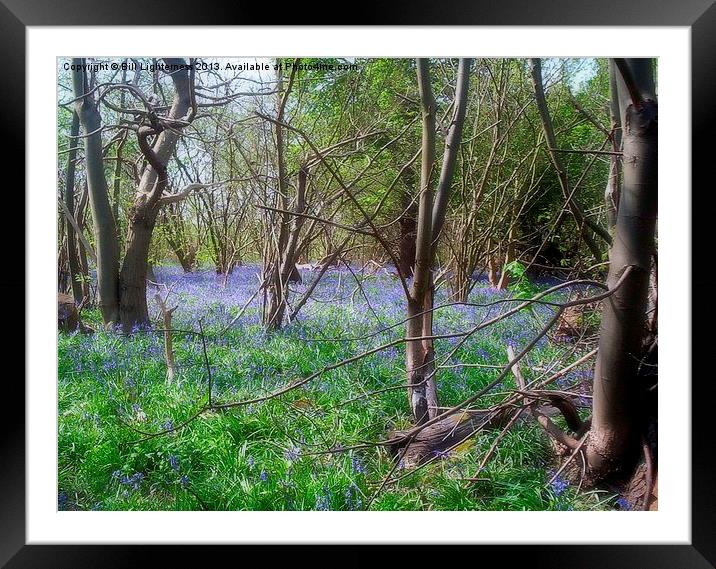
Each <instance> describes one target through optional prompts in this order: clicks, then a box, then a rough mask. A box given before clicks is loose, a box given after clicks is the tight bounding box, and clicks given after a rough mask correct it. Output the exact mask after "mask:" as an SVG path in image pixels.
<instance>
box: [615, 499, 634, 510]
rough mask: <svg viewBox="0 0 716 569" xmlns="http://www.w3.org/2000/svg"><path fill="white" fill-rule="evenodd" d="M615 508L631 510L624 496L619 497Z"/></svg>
mask: <svg viewBox="0 0 716 569" xmlns="http://www.w3.org/2000/svg"><path fill="white" fill-rule="evenodd" d="M617 506H619V507H620V508H621V509H622V510H627V511H628V510H631V504H630V503H629V500H627V499H626V498H625V497H624V496H620V497H619V499H618V500H617Z"/></svg>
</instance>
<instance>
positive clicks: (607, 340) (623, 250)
mask: <svg viewBox="0 0 716 569" xmlns="http://www.w3.org/2000/svg"><path fill="white" fill-rule="evenodd" d="M624 61H625V63H626V65H627V66H628V69H629V70H630V71H631V73H632V76H633V80H634V85H632V87H635V88H636V91H635V92H639V93H640V95H641V100H633V99H631V100H627V99H626V98H625V97H622V101H623V103H622V124H623V126H624V133H623V144H624V160H623V171H624V182H623V187H622V192H621V197H620V201H619V210H618V214H617V222H616V230H615V237H614V245H613V247H612V249H611V252H610V255H609V261H610V267H609V275H608V277H607V284H608V285H609V286H610V287H612V286H614V284H615V283H616V282H617V281H618V280H619V279H620V277H621V276H622V275H623V274H624V272H625V271H626V270H627V268H628V267H631V270H630V273H629V274H628V275H627V276H626V278H625V279H624V282H623V284H622V285H621V287H620V288H619V289H618V290H617V291H616V292H615V293H614V294H613V295H612V296H610V297H609V298H608V299H606V300H605V301H604V303H603V307H602V323H601V333H600V338H599V355H598V357H597V364H596V370H595V376H594V394H593V395H594V400H593V401H594V403H593V405H594V407H593V419H592V427H591V431H590V439H589V443H588V446H587V460H588V464H589V467H590V471H591V475H592V477H594V478H597V479H600V478H605V477H607V476H609V475H610V474H612V473H614V472H616V471H619V470H620V469H622V468H624V467H625V466H626V465H628V463H629V460H630V458H633V456H634V454H635V453H636V451H637V450H638V448H639V439H640V436H639V432H638V426H639V421H640V419H641V411H642V409H641V407H642V405H641V399H642V398H640V396H639V392H638V384H637V381H636V376H637V369H638V364H639V360H640V357H641V354H642V339H643V336H644V332H645V320H646V307H647V298H648V291H649V274H650V270H651V263H652V256H653V254H654V252H655V242H654V236H655V229H656V219H657V162H658V160H657V157H658V152H657V123H658V121H657V110H658V108H657V103H656V96H655V94H654V83H653V75H652V71H651V65H652V62H651V60H640V59H631V60H624ZM622 83H623V81H622Z"/></svg>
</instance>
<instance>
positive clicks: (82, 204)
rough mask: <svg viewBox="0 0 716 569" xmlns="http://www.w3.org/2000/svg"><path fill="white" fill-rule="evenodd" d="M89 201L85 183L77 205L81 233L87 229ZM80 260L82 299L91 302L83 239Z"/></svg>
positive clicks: (79, 245)
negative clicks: (86, 214)
mask: <svg viewBox="0 0 716 569" xmlns="http://www.w3.org/2000/svg"><path fill="white" fill-rule="evenodd" d="M88 200H89V190H88V189H87V183H86V182H85V185H84V189H83V190H82V195H81V196H80V201H79V203H78V204H77V215H76V216H75V219H76V220H77V225H78V226H79V229H80V231H84V228H85V220H84V218H85V210H86V209H87V201H88ZM78 259H79V267H80V273H81V275H82V298H83V299H87V300H86V301H85V302H87V301H89V299H90V297H91V295H92V288H91V284H90V279H89V266H88V265H87V249H85V246H84V243H83V242H82V239H80V240H79V243H78Z"/></svg>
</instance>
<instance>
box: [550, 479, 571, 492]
mask: <svg viewBox="0 0 716 569" xmlns="http://www.w3.org/2000/svg"><path fill="white" fill-rule="evenodd" d="M549 485H550V488H552V492H554V495H555V496H560V495H561V494H563V493H564V491H565V490H566V489H567V487H568V486H569V482H567V481H566V480H565V479H564V478H562V477H561V476H557V477H556V478H555V479H554V480H552V482H550V484H549Z"/></svg>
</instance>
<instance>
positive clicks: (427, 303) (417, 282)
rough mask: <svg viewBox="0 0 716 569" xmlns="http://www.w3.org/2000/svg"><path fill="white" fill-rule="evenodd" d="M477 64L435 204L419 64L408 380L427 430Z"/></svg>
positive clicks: (456, 114) (424, 64) (426, 80)
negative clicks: (449, 216) (442, 242)
mask: <svg viewBox="0 0 716 569" xmlns="http://www.w3.org/2000/svg"><path fill="white" fill-rule="evenodd" d="M471 63H472V60H470V59H461V60H460V63H459V68H458V78H457V87H456V89H455V104H454V111H453V116H452V121H451V123H450V127H449V129H448V133H447V136H446V137H445V152H444V154H443V165H442V169H441V171H440V178H439V180H438V187H437V192H436V194H435V201H434V202H433V190H432V178H433V170H434V168H435V110H436V104H435V98H434V97H433V92H432V87H431V85H430V73H429V64H428V60H427V59H418V60H417V76H418V90H419V92H420V106H421V112H422V133H423V135H422V152H421V169H420V194H419V200H418V220H417V228H416V238H415V273H414V278H413V283H412V287H411V289H410V294H409V298H408V322H407V326H406V334H407V337H408V338H415V340H408V341H407V342H406V344H405V360H406V370H407V376H408V385H409V386H410V387H409V388H408V398H409V402H410V408H411V409H412V411H413V417H414V419H415V421H416V424H422V423H424V422H426V421H428V420H430V419H432V418H434V417H435V416H436V415H437V413H438V396H437V387H436V383H435V364H434V357H435V351H434V349H433V340H432V339H430V338H424V337H425V336H432V333H433V330H432V329H433V315H432V310H433V295H434V292H435V289H434V282H433V275H432V264H433V261H434V259H435V254H436V251H437V241H438V237H439V236H440V233H441V231H442V227H443V223H444V221H445V212H446V210H447V202H448V197H449V193H450V189H451V185H452V176H453V172H454V170H455V162H456V159H457V152H458V149H459V147H460V141H461V136H462V125H463V123H464V120H465V110H466V107H467V91H468V85H469V82H470V78H469V74H470V65H471Z"/></svg>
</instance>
